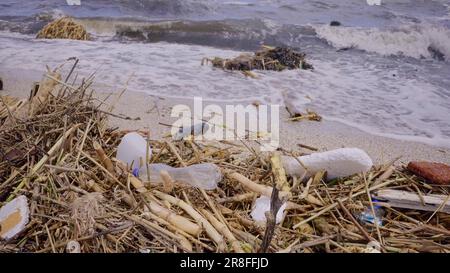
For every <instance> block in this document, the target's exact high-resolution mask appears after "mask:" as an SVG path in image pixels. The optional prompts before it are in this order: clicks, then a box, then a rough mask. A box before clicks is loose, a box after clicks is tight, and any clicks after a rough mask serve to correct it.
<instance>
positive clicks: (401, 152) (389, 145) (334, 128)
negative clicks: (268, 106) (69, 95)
mask: <svg viewBox="0 0 450 273" xmlns="http://www.w3.org/2000/svg"><path fill="white" fill-rule="evenodd" d="M27 72H28V73H27ZM29 72H30V71H26V70H22V72H20V70H18V69H16V70H6V68H0V73H1V75H2V78H3V82H4V90H3V91H0V95H10V96H15V97H20V98H26V97H28V95H29V90H31V86H32V84H33V83H34V82H36V81H39V80H40V79H41V78H42V76H41V75H42V74H40V73H39V72H37V71H35V73H29ZM42 72H43V71H42ZM93 88H94V89H95V92H94V95H95V96H96V97H97V98H98V99H99V101H100V100H103V99H104V98H106V97H109V98H108V99H107V101H106V102H107V103H113V102H114V101H115V100H116V94H118V93H120V89H119V90H115V92H111V91H105V90H106V89H109V90H111V89H110V88H109V87H105V86H100V85H96V86H94V87H93ZM203 103H204V105H205V104H208V103H214V104H217V105H219V106H221V107H222V108H224V106H225V104H229V102H228V101H227V102H226V103H225V102H222V103H219V102H218V101H217V100H204V101H203ZM242 103H243V101H238V103H237V104H242ZM248 103H249V104H250V103H252V101H248ZM177 104H184V105H188V106H190V107H192V104H193V100H192V99H187V98H186V99H181V98H168V97H164V94H161V96H154V95H149V94H145V93H141V92H134V91H129V90H127V91H125V92H124V94H123V95H122V97H121V98H120V99H119V100H118V101H117V104H116V106H115V108H114V110H113V111H112V112H113V113H114V114H123V115H126V116H129V117H132V118H135V117H140V120H137V121H134V120H124V119H120V118H117V117H114V116H110V117H109V123H110V125H111V127H118V128H119V129H122V130H137V129H143V130H150V132H151V135H152V138H156V139H161V138H162V137H164V136H165V135H167V134H168V133H170V128H168V126H165V125H161V124H159V123H165V124H172V123H173V122H174V121H176V120H177V118H171V117H170V113H171V109H172V107H173V106H174V105H177ZM191 109H192V108H191ZM319 114H320V113H319ZM288 118H289V116H288V113H287V111H286V110H285V109H284V107H281V108H280V147H282V148H283V149H285V150H290V151H296V152H303V153H311V152H312V151H310V150H307V149H304V148H301V147H299V146H298V144H302V145H307V146H311V147H314V148H317V149H318V151H324V150H331V149H336V148H342V147H356V148H361V149H363V150H365V151H366V152H367V153H368V154H369V155H370V157H371V158H372V160H373V161H374V162H375V164H385V163H387V162H390V161H392V160H393V159H395V158H397V157H401V158H400V159H399V160H398V161H397V162H396V163H397V164H402V163H408V162H409V161H413V160H418V161H420V160H426V161H435V162H442V163H446V164H450V149H449V148H445V147H438V146H432V145H429V144H425V143H421V142H415V141H410V140H399V139H395V138H389V137H384V136H378V135H373V134H369V133H367V132H364V131H362V130H360V129H358V128H355V127H351V126H349V125H346V124H344V123H340V122H338V121H330V120H326V119H325V120H322V121H321V122H315V121H299V122H292V121H287V119H288Z"/></svg>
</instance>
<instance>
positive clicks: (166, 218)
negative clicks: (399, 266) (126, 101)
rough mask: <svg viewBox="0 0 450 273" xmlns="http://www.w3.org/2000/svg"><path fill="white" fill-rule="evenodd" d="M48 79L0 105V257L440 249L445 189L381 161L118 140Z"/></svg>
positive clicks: (90, 109)
mask: <svg viewBox="0 0 450 273" xmlns="http://www.w3.org/2000/svg"><path fill="white" fill-rule="evenodd" d="M47 75H48V76H46V77H44V79H43V80H42V82H41V83H40V85H39V89H38V91H37V93H36V94H35V96H34V97H33V98H32V99H31V100H25V101H21V102H20V103H19V100H13V99H6V98H4V97H1V98H2V99H1V100H0V113H1V115H0V227H1V229H0V252H68V253H80V252H81V253H86V252H107V253H112V252H135V253H139V252H141V253H155V252H362V253H379V252H449V243H450V232H449V228H450V216H449V214H448V209H449V202H448V195H449V193H448V188H445V187H443V186H441V185H434V184H429V183H428V182H427V180H424V179H423V178H420V177H418V176H416V175H414V174H413V173H411V172H410V171H408V170H406V169H405V168H400V167H394V166H393V164H392V162H391V163H389V164H386V165H383V166H372V161H371V159H370V157H369V156H368V155H367V154H365V152H364V151H361V150H359V149H339V150H334V151H328V152H317V153H314V154H311V155H308V154H306V150H301V151H296V152H295V153H293V154H286V152H283V153H282V152H275V153H260V152H258V151H255V150H252V149H251V148H250V147H249V146H248V147H247V146H245V147H244V146H239V147H238V146H237V145H236V144H233V145H231V144H227V143H219V142H204V143H203V142H198V141H195V140H187V141H182V140H180V141H174V140H161V141H148V140H147V137H146V134H145V133H143V132H137V133H133V134H132V135H131V137H130V135H128V137H125V136H127V134H128V133H129V132H123V131H118V130H115V129H111V128H108V126H107V116H108V114H109V113H108V112H106V111H104V110H100V109H99V108H98V105H100V104H101V103H100V102H98V101H95V100H93V99H92V96H91V95H90V89H88V86H90V84H91V81H92V79H87V80H86V81H85V82H84V84H83V85H81V86H71V85H69V84H67V83H65V84H64V85H62V84H60V82H61V80H58V79H61V78H63V79H66V78H67V79H70V77H61V76H60V75H59V74H58V72H56V71H54V72H48V73H47ZM69 76H70V75H69ZM66 82H69V81H66ZM35 97H38V98H39V99H34V98H35ZM96 103H97V104H98V105H97V104H96ZM133 139H134V140H136V141H132V143H131V144H132V145H131V146H130V140H133ZM121 143H122V145H125V146H123V147H125V148H124V150H123V151H122V150H121V152H120V156H119V155H118V154H117V153H118V149H119V148H118V147H120V144H121ZM127 147H128V148H127ZM129 147H131V148H129ZM147 148H151V150H150V149H147ZM120 149H122V147H121V148H120ZM132 151H136V153H135V154H129V153H131V152H132ZM124 152H125V154H124ZM136 155H137V157H136ZM144 155H145V158H143V157H144ZM122 156H123V157H122ZM118 157H120V158H122V160H124V162H122V161H121V160H118V159H117V158H118ZM126 158H127V159H126ZM125 161H126V162H125ZM149 178H150V179H149ZM424 200H425V201H424Z"/></svg>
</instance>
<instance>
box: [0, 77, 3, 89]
mask: <svg viewBox="0 0 450 273" xmlns="http://www.w3.org/2000/svg"><path fill="white" fill-rule="evenodd" d="M0 90H3V80H2V79H0Z"/></svg>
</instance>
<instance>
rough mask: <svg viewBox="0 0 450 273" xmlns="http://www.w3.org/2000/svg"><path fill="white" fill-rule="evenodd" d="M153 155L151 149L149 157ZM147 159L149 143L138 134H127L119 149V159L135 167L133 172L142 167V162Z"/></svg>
mask: <svg viewBox="0 0 450 273" xmlns="http://www.w3.org/2000/svg"><path fill="white" fill-rule="evenodd" d="M151 155H152V150H151V148H150V147H149V151H148V157H149V158H150V157H151ZM146 158H147V141H146V140H145V139H144V138H143V137H142V136H141V135H140V134H138V133H136V132H132V133H128V134H126V135H125V136H124V137H123V138H122V141H121V142H120V144H119V146H118V147H117V159H118V160H120V161H122V162H123V163H125V164H127V166H128V167H131V166H132V167H133V168H132V169H133V172H135V171H136V170H139V168H140V167H141V166H140V165H141V160H142V162H145V160H146Z"/></svg>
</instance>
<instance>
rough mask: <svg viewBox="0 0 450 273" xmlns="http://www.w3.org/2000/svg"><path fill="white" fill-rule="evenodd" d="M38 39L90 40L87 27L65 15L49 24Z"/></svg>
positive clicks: (38, 35) (39, 34) (40, 32)
mask: <svg viewBox="0 0 450 273" xmlns="http://www.w3.org/2000/svg"><path fill="white" fill-rule="evenodd" d="M36 38H38V39H72V40H89V39H90V35H89V33H88V32H87V31H86V29H85V28H84V27H83V26H82V25H80V24H78V23H76V22H75V21H74V20H73V19H72V18H70V17H63V18H60V19H57V20H55V21H53V22H51V23H49V24H47V25H46V26H45V27H44V28H43V29H42V30H41V31H39V33H38V34H37V36H36Z"/></svg>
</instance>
